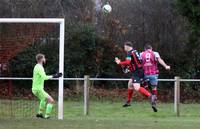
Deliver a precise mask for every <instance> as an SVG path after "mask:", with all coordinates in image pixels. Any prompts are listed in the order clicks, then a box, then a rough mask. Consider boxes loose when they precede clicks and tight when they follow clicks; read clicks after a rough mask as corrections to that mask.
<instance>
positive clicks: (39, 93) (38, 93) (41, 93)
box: [32, 90, 49, 100]
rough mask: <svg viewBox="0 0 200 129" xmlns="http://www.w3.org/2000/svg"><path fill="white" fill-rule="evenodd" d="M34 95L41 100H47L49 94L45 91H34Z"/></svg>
mask: <svg viewBox="0 0 200 129" xmlns="http://www.w3.org/2000/svg"><path fill="white" fill-rule="evenodd" d="M32 92H33V94H34V95H35V96H36V97H37V98H38V99H40V100H46V99H47V98H48V97H49V94H48V93H47V92H46V91H44V90H33V91H32Z"/></svg>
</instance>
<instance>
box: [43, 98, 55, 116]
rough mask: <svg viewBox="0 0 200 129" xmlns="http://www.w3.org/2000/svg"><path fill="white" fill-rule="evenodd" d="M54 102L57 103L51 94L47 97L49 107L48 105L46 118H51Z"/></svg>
mask: <svg viewBox="0 0 200 129" xmlns="http://www.w3.org/2000/svg"><path fill="white" fill-rule="evenodd" d="M54 103H55V101H54V99H53V98H52V97H51V96H49V97H48V98H47V107H46V114H45V118H46V119H48V118H50V115H51V112H52V110H53V105H54Z"/></svg>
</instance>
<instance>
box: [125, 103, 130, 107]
mask: <svg viewBox="0 0 200 129" xmlns="http://www.w3.org/2000/svg"><path fill="white" fill-rule="evenodd" d="M129 106H131V104H130V102H126V103H125V104H124V105H123V107H129Z"/></svg>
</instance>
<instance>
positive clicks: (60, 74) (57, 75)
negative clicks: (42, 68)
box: [52, 73, 62, 78]
mask: <svg viewBox="0 0 200 129" xmlns="http://www.w3.org/2000/svg"><path fill="white" fill-rule="evenodd" d="M52 76H53V78H59V77H62V73H55V74H53V75H52Z"/></svg>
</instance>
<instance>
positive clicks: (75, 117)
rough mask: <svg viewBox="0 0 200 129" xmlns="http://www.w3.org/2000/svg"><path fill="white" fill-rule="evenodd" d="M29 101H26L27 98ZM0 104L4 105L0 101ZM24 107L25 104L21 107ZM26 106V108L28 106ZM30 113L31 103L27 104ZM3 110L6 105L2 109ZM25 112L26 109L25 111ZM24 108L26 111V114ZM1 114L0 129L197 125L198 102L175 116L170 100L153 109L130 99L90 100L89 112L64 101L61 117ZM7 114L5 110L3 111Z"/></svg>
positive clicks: (194, 128)
mask: <svg viewBox="0 0 200 129" xmlns="http://www.w3.org/2000/svg"><path fill="white" fill-rule="evenodd" d="M26 103H28V102H26ZM0 107H3V106H2V105H0ZM22 108H24V107H22ZM25 108H27V110H29V109H28V107H27V106H25ZM30 108H32V109H31V111H32V112H31V113H29V114H32V116H33V113H34V112H33V109H34V108H33V105H31V104H30ZM4 110H5V109H4ZM24 112H25V111H24ZM26 113H27V112H25V114H26ZM19 114H20V111H18V115H17V116H15V118H7V117H3V116H2V113H0V115H1V116H0V117H1V119H0V129H199V128H200V105H199V104H182V105H181V116H180V117H176V116H175V114H174V112H173V104H166V103H165V104H163V103H160V104H159V112H158V113H153V112H152V109H151V108H150V105H149V104H148V103H145V102H138V103H133V105H132V106H131V107H129V108H122V103H121V102H109V101H106V102H97V101H92V102H90V114H89V115H88V116H84V115H83V103H82V102H75V101H67V102H65V105H64V120H57V119H56V117H53V118H52V119H51V120H41V119H36V118H34V117H30V116H29V117H28V116H27V115H22V116H23V117H24V118H22V117H19ZM4 115H6V114H4Z"/></svg>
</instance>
